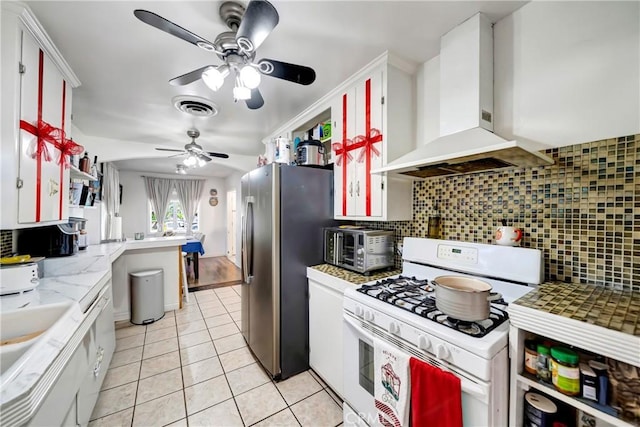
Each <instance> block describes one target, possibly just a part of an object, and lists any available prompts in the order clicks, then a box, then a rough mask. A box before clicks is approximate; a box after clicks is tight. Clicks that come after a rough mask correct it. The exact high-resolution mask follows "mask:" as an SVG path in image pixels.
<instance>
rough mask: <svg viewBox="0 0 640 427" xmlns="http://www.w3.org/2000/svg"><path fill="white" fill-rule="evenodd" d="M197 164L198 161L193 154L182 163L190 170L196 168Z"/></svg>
mask: <svg viewBox="0 0 640 427" xmlns="http://www.w3.org/2000/svg"><path fill="white" fill-rule="evenodd" d="M197 162H198V160H197V159H196V157H195V156H193V155H192V154H189V156H188V157H187V158H186V159H184V160H183V161H182V163H184V165H185V166H187V167H190V168H192V167H194V166H195V165H196V163H197Z"/></svg>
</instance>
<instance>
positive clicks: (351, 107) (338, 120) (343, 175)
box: [331, 88, 356, 217]
mask: <svg viewBox="0 0 640 427" xmlns="http://www.w3.org/2000/svg"><path fill="white" fill-rule="evenodd" d="M355 111H356V91H355V88H352V89H349V90H347V91H345V92H344V93H342V94H341V95H340V96H338V97H336V98H335V99H334V102H333V103H332V106H331V119H332V121H333V125H334V129H332V131H331V134H332V138H331V139H332V141H333V142H334V144H336V145H335V146H334V147H337V148H334V149H333V154H332V155H333V156H334V159H335V162H334V166H333V173H334V175H333V176H334V181H333V182H334V203H333V210H334V215H335V216H336V217H343V216H353V215H355V214H356V193H355V185H356V184H355V182H354V181H355V180H354V176H355V168H356V158H355V156H354V151H349V145H348V143H350V142H351V141H352V139H353V137H354V135H355V131H356V129H355V123H356V117H355Z"/></svg>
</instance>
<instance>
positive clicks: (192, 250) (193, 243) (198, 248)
mask: <svg viewBox="0 0 640 427" xmlns="http://www.w3.org/2000/svg"><path fill="white" fill-rule="evenodd" d="M182 252H186V253H187V254H193V274H194V276H195V278H196V280H198V277H199V272H198V258H199V256H200V255H204V246H202V242H201V241H200V240H198V239H196V238H193V237H189V238H187V243H185V244H184V245H182Z"/></svg>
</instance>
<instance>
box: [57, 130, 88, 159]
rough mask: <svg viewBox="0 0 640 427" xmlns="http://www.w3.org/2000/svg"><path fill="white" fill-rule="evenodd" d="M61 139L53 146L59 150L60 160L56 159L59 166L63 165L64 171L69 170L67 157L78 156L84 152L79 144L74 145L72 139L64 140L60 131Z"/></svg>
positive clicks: (62, 132)
mask: <svg viewBox="0 0 640 427" xmlns="http://www.w3.org/2000/svg"><path fill="white" fill-rule="evenodd" d="M60 132H61V134H62V138H61V139H60V142H58V143H57V144H55V146H56V148H58V150H60V158H59V159H58V164H59V165H64V167H65V168H66V169H69V165H70V163H69V156H73V155H76V154H80V153H82V152H83V151H84V147H83V146H82V145H80V144H76V143H75V142H73V140H72V139H67V138H65V135H64V131H63V130H60Z"/></svg>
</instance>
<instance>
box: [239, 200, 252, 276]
mask: <svg viewBox="0 0 640 427" xmlns="http://www.w3.org/2000/svg"><path fill="white" fill-rule="evenodd" d="M250 205H251V197H250V196H248V197H245V199H244V215H243V216H242V237H241V241H242V249H241V250H242V280H243V281H244V283H247V284H249V283H250V282H251V272H250V271H249V251H250V247H249V240H248V236H249V230H248V226H249V209H250V208H249V206H250ZM251 243H253V242H251Z"/></svg>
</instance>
